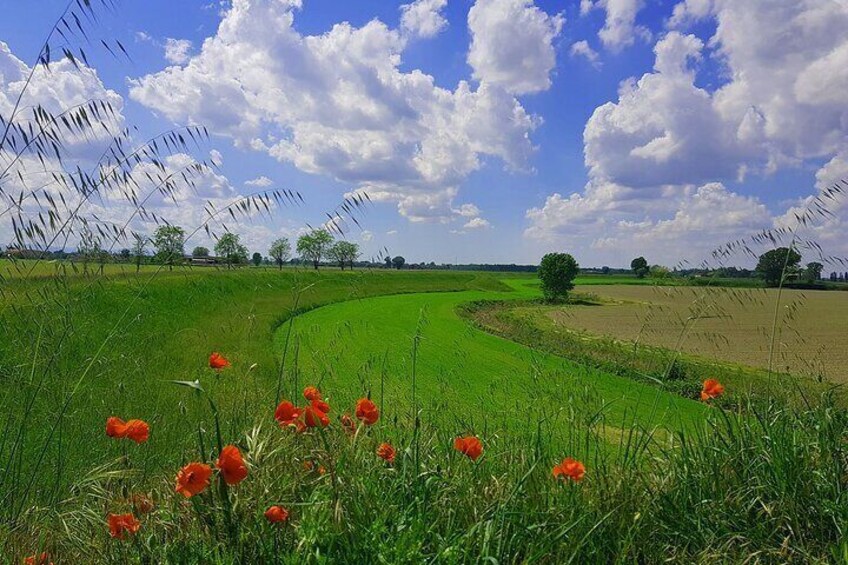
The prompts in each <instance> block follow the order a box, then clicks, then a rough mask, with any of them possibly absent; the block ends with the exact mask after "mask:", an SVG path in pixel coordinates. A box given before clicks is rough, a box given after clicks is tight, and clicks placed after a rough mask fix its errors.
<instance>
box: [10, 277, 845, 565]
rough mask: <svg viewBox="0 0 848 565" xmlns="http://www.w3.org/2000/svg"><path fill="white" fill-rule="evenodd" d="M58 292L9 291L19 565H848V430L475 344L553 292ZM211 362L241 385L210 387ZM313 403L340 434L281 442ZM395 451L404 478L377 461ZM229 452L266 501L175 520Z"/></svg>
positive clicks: (419, 288)
mask: <svg viewBox="0 0 848 565" xmlns="http://www.w3.org/2000/svg"><path fill="white" fill-rule="evenodd" d="M50 268H52V269H53V271H54V272H55V271H56V266H55V265H54V266H52V267H51V266H43V265H41V266H39V267H38V269H44V270H42V271H39V273H38V275H39V276H38V277H36V278H22V277H21V276H20V275H15V276H13V275H11V274H9V272H8V271H7V273H6V275H5V277H4V279H3V282H2V283H1V284H2V293H0V328H2V329H0V332H2V335H0V338H2V339H0V406H2V408H3V412H2V414H3V418H2V421H0V425H2V426H3V430H2V439H0V466H1V467H2V469H3V473H2V478H0V499H2V505H0V554H2V555H3V557H4V559H5V560H6V561H7V562H10V563H18V562H20V561H21V559H23V557H25V556H27V555H31V554H34V553H37V552H40V551H48V552H49V553H50V555H51V558H52V559H53V560H54V561H55V562H56V563H80V562H114V563H136V562H137V563H266V562H285V563H300V562H316V563H323V562H351V561H360V562H386V563H404V562H411V563H419V562H421V561H427V562H447V563H466V562H468V563H472V562H474V563H476V562H480V561H493V560H494V561H497V562H533V563H536V562H539V563H567V562H572V563H608V562H632V561H640V562H658V561H661V560H672V561H678V560H689V561H696V562H697V561H705V562H706V561H711V562H716V561H719V562H722V561H723V562H738V561H739V560H744V559H750V558H751V556H756V557H755V560H761V561H767V562H785V561H807V562H831V561H837V560H839V559H841V558H843V557H845V556H846V555H848V544H846V543H845V537H844V530H843V527H844V524H845V523H848V503H847V502H846V495H845V483H844V476H845V474H844V473H845V469H846V468H848V455H846V445H845V441H844V439H845V437H848V435H846V430H848V422H846V416H845V412H844V410H843V409H842V408H841V407H839V406H838V405H835V404H833V402H831V401H830V399H829V398H828V397H823V398H821V399H819V400H818V401H816V402H813V403H811V404H810V405H809V407H807V408H804V409H803V410H798V409H794V408H792V409H790V408H789V407H787V406H784V405H779V404H771V405H763V404H762V403H758V404H756V405H753V404H748V403H747V401H746V398H747V397H746V395H745V394H744V393H743V392H742V391H740V390H734V389H733V388H731V387H729V388H728V391H727V394H726V398H724V399H719V400H718V401H716V402H714V403H713V404H715V406H708V405H706V404H705V403H701V402H697V401H695V400H691V399H689V398H685V395H681V394H680V393H679V391H676V390H669V389H668V387H666V386H663V384H662V383H660V382H651V381H650V380H639V379H634V378H629V376H628V375H627V374H622V373H620V372H617V371H612V370H606V369H605V368H603V367H598V366H595V365H593V364H591V363H585V362H583V360H581V359H572V358H564V357H563V356H560V355H554V354H552V353H551V352H545V351H542V350H541V349H539V348H533V347H527V346H525V345H520V344H519V343H516V342H514V341H511V340H507V339H503V338H500V337H496V336H494V335H490V334H489V333H487V332H484V331H481V330H480V329H477V328H475V327H474V326H473V325H472V324H470V323H469V322H468V321H467V320H465V319H464V314H462V312H463V308H464V305H466V304H468V303H472V302H479V301H501V300H525V301H526V300H531V299H534V298H536V297H537V296H538V293H537V292H538V291H537V289H536V286H535V284H534V280H533V278H532V277H529V276H526V275H518V276H506V275H497V274H488V273H454V272H443V271H442V272H439V271H434V272H390V271H375V272H363V271H357V272H352V273H351V272H344V273H342V272H339V271H335V270H327V271H322V272H320V273H315V272H312V271H308V270H307V271H296V270H284V271H283V272H278V271H276V270H274V269H243V270H238V271H234V272H224V271H215V270H211V269H194V270H182V269H177V270H174V271H173V272H169V271H159V270H157V269H155V268H145V269H143V270H142V272H141V273H140V274H138V275H136V274H135V272H134V269H132V268H131V269H120V268H118V266H111V267H107V270H106V274H105V276H99V275H92V274H88V275H83V274H82V273H79V272H67V271H66V272H64V273H61V271H60V274H59V275H55V274H52V273H51V272H50V270H49V269H50ZM600 280H606V281H607V282H608V281H609V279H608V278H607V279H603V278H600ZM623 280H624V279H623ZM634 280H635V279H632V278H627V279H626V281H625V282H628V283H629V282H632V281H634ZM580 282H582V283H583V284H585V285H587V288H589V286H588V285H592V284H598V283H599V282H600V281H599V278H591V279H584V280H582V281H580ZM592 288H594V287H592ZM634 289H636V287H634ZM646 290H648V289H646ZM599 309H600V308H599ZM292 314H297V315H296V316H294V317H292ZM461 314H462V315H461ZM212 351H220V352H221V353H223V354H224V355H225V356H226V357H227V358H228V359H229V360H230V362H231V363H232V366H230V367H228V368H226V369H224V370H222V371H220V372H218V371H214V370H212V369H210V368H209V367H208V366H207V358H208V356H209V354H210V352H212ZM173 381H186V382H194V381H196V384H195V385H193V386H180V385H178V384H174V382H173ZM308 384H311V385H317V386H319V387H320V388H321V390H322V391H323V392H324V395H325V398H326V400H327V401H328V402H329V404H330V405H331V406H332V410H331V412H330V417H331V424H330V425H329V427H327V428H326V429H323V428H319V429H316V430H312V431H309V432H307V433H304V434H296V433H292V432H291V431H290V430H287V429H280V428H279V427H278V426H277V424H276V423H275V422H274V421H273V412H274V407H275V405H276V403H277V400H278V391H279V396H281V397H282V398H288V399H291V400H293V401H295V402H296V403H298V404H303V403H304V402H305V400H304V399H303V397H302V396H301V390H302V389H303V388H304V387H305V386H306V385H308ZM198 387H199V388H202V389H203V391H202V392H201V391H200V390H198ZM365 396H370V397H371V398H372V399H373V400H374V402H375V403H376V404H377V405H378V407H379V409H380V412H381V417H380V419H379V421H378V422H377V423H376V424H375V425H374V426H372V427H361V428H360V429H359V431H358V432H357V433H356V434H355V435H354V436H352V437H351V436H349V435H347V434H346V433H345V432H344V431H343V430H342V426H341V425H340V423H339V417H340V416H341V415H342V413H344V412H349V413H351V415H353V407H354V405H355V403H356V400H357V399H358V398H361V397H365ZM210 400H211V401H213V402H214V407H215V409H216V411H217V417H216V415H215V412H213V411H212V410H211V405H210V403H209V401H210ZM721 406H732V407H733V410H722V409H721ZM110 416H120V417H122V418H125V419H127V418H141V419H143V420H145V421H146V422H148V423H149V424H150V428H151V433H150V439H149V440H148V441H146V442H145V443H142V444H140V445H136V444H134V443H132V442H126V441H124V442H121V441H118V440H115V439H112V438H109V437H107V436H106V434H105V433H104V426H105V422H106V419H107V418H108V417H110ZM460 435H476V436H478V437H479V438H480V439H481V440H482V441H483V446H484V453H483V456H482V457H481V458H480V459H479V460H477V461H471V460H470V459H468V458H466V457H464V456H462V455H460V454H459V453H457V452H456V451H455V450H454V449H453V447H452V443H453V439H454V438H455V437H457V436H460ZM385 441H388V442H391V443H392V444H393V445H394V446H395V447H396V448H397V452H398V454H397V459H396V460H395V462H394V464H391V465H389V464H386V462H384V461H382V460H380V459H379V458H377V457H376V455H375V450H376V448H377V446H378V445H379V444H380V443H381V442H385ZM220 444H235V445H237V446H239V448H240V449H241V450H242V452H243V453H244V454H245V458H246V461H247V465H248V468H249V475H248V478H247V479H246V480H244V482H243V483H241V484H239V485H237V486H231V487H227V486H226V485H225V484H224V483H223V482H221V483H219V484H216V485H214V486H213V487H212V488H210V489H208V490H207V491H206V492H204V493H203V494H202V495H197V496H195V497H192V498H191V499H188V500H186V499H184V498H182V497H181V496H179V495H177V494H176V493H175V492H174V477H175V475H176V472H177V470H178V469H179V468H180V467H181V466H183V465H184V464H186V463H189V462H191V461H209V462H214V461H215V459H216V457H217V456H218V453H219V451H220V447H221V445H220ZM564 457H574V458H577V459H580V460H581V461H583V463H584V464H585V466H586V469H587V471H586V478H585V479H584V480H583V481H581V482H579V483H577V482H568V481H566V482H563V481H557V480H554V478H553V477H552V476H551V469H552V467H553V465H554V464H556V463H558V462H559V461H560V460H562V459H563V458H564ZM140 495H141V496H144V497H146V498H148V499H150V500H152V502H153V510H152V512H146V511H141V510H139V507H138V505H137V504H135V503H133V500H135V499H136V498H135V497H138V496H140ZM271 504H279V505H283V506H285V507H286V508H288V509H289V511H290V513H291V517H290V520H289V522H288V523H286V524H285V525H284V526H276V527H275V526H271V525H269V524H267V523H266V521H265V519H264V517H263V515H262V514H263V512H264V511H265V509H266V508H268V506H270V505H271ZM122 512H133V513H134V514H136V515H137V516H138V517H139V518H140V519H141V521H142V525H141V530H140V531H139V533H138V534H137V535H135V536H132V537H131V539H128V540H125V541H120V540H115V539H111V538H110V537H109V535H108V528H107V527H106V518H105V517H106V515H107V514H108V513H122Z"/></svg>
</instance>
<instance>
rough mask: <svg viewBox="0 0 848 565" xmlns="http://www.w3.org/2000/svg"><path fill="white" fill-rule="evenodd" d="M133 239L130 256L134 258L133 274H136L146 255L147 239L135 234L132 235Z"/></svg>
mask: <svg viewBox="0 0 848 565" xmlns="http://www.w3.org/2000/svg"><path fill="white" fill-rule="evenodd" d="M133 237H134V238H135V243H133V247H132V254H133V257H134V258H135V272H136V273H138V272H139V271H140V270H141V263H142V261H144V256H145V255H146V254H147V251H146V249H145V248H146V247H147V238H146V237H144V236H143V235H139V234H137V233H134V234H133Z"/></svg>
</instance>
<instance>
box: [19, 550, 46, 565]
mask: <svg viewBox="0 0 848 565" xmlns="http://www.w3.org/2000/svg"><path fill="white" fill-rule="evenodd" d="M24 565H53V562H52V561H50V555H49V554H48V553H47V552H46V551H44V552H42V553H41V555H30V556H29V557H24Z"/></svg>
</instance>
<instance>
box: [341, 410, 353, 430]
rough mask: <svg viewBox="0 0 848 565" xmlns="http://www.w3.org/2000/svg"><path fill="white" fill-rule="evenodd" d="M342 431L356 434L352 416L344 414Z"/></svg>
mask: <svg viewBox="0 0 848 565" xmlns="http://www.w3.org/2000/svg"><path fill="white" fill-rule="evenodd" d="M342 429H344V431H346V432H347V433H349V434H352V433H355V432H356V424H354V423H353V418H351V417H350V414H344V415H343V416H342Z"/></svg>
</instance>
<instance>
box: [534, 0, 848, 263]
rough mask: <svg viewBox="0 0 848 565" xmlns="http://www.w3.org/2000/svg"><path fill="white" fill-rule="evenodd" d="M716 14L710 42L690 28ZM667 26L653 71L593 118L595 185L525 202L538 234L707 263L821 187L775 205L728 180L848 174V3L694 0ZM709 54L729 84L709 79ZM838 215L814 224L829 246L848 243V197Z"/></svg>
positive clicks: (590, 151)
mask: <svg viewBox="0 0 848 565" xmlns="http://www.w3.org/2000/svg"><path fill="white" fill-rule="evenodd" d="M600 4H601V3H600V2H599V3H596V4H595V5H597V6H600ZM586 5H588V3H587V4H584V6H586ZM605 5H606V7H607V8H608V9H609V8H610V5H609V3H605ZM608 15H609V13H608ZM706 19H710V20H711V21H713V22H714V23H715V33H714V35H713V36H712V37H711V38H709V40H708V41H707V42H706V43H705V41H704V40H702V39H701V38H699V37H697V36H696V35H694V34H687V33H686V31H685V28H686V27H687V26H689V25H692V24H694V23H703V22H704V20H706ZM668 26H669V27H670V28H671V31H669V32H668V33H667V34H666V35H665V36H663V37H662V38H660V40H659V41H658V42H657V43H656V45H655V47H654V53H655V62H654V68H653V70H652V72H649V73H646V74H644V75H642V76H641V77H639V78H632V79H627V80H625V81H623V82H622V83H621V85H620V88H619V92H618V96H617V98H616V100H614V101H611V102H608V103H606V104H603V105H601V106H599V107H598V108H596V110H595V111H594V112H593V114H592V116H591V118H590V119H589V120H588V122H587V124H586V127H585V129H584V158H585V163H586V166H587V168H588V173H589V181H588V183H587V184H586V186H585V187H584V189H583V190H582V191H579V192H574V193H572V194H567V195H565V194H563V193H555V194H552V195H550V196H549V197H548V198H547V199H546V200H545V202H544V203H543V204H541V205H539V206H537V207H533V208H531V209H529V210H528V211H527V221H528V225H527V229H526V230H525V235H526V236H527V237H528V238H530V239H531V240H537V241H539V242H556V243H557V245H562V246H572V245H575V246H576V245H584V246H588V247H589V248H591V249H593V250H594V251H595V252H596V253H597V254H599V255H600V256H605V257H619V258H624V257H620V255H623V254H625V253H629V250H631V249H633V248H634V247H639V246H642V247H643V248H650V249H655V250H657V253H660V254H662V256H663V257H664V258H665V260H676V259H675V257H677V258H679V257H683V256H688V257H689V258H692V259H697V260H700V259H703V258H704V257H705V255H704V254H706V253H708V252H709V250H710V249H712V247H713V246H715V245H718V244H721V243H724V242H726V241H729V240H731V239H735V238H739V237H744V236H750V235H752V234H753V233H754V232H756V231H758V230H762V229H767V228H770V227H773V226H781V227H787V226H793V225H795V224H797V220H796V216H797V215H798V214H800V213H802V212H803V210H804V209H805V208H806V207H807V206H808V205H810V203H811V202H812V201H813V198H814V197H815V196H816V195H815V194H812V195H810V196H808V197H805V198H801V199H799V200H798V201H797V202H795V203H793V204H792V205H791V206H790V207H789V209H788V210H786V211H785V212H783V213H777V215H774V214H772V213H770V212H769V210H767V209H766V208H765V206H764V205H763V203H762V201H760V200H759V199H757V198H754V197H752V196H750V195H745V194H743V193H742V192H741V191H742V190H743V189H738V191H731V190H729V189H728V188H726V186H725V184H726V183H728V182H737V181H743V180H744V179H746V178H747V177H750V176H752V175H757V176H768V175H772V174H774V173H776V172H778V171H781V170H784V169H791V168H797V167H801V166H804V167H811V166H818V167H819V169H818V172H817V173H816V189H817V190H818V191H821V190H823V189H824V188H823V187H825V186H827V185H828V183H830V182H833V181H834V180H835V179H837V178H840V176H841V175H845V174H846V173H848V157H847V156H848V142H847V141H846V140H848V88H846V85H848V64H846V63H848V36H846V35H845V34H844V29H845V28H846V26H848V8H846V6H844V5H840V4H839V3H837V2H818V1H814V0H802V1H795V0H749V1H745V2H736V1H732V0H685V1H684V2H680V3H678V4H677V5H676V6H675V8H674V12H673V14H672V17H671V18H670V19H669V21H668ZM701 28H702V29H703V26H701ZM707 57H709V58H710V59H712V60H711V61H709V63H711V64H713V65H715V66H717V68H718V74H717V76H718V81H717V84H715V85H710V86H702V85H703V84H704V83H706V84H709V82H708V81H703V80H699V76H698V72H699V69H700V67H701V65H702V64H704V60H705V59H706V58H707ZM822 161H824V163H825V164H824V165H823V166H822V165H821V163H822ZM743 186H744V185H743ZM696 187H697V188H696ZM831 211H832V212H834V217H833V218H829V219H827V220H826V221H825V220H822V221H821V222H820V225H819V226H818V227H815V228H812V229H810V230H808V231H809V232H810V233H811V234H812V235H814V236H815V237H816V238H818V239H819V240H820V242H827V245H829V246H830V249H831V252H843V253H844V252H848V244H846V243H845V241H844V232H845V227H846V217H848V206H846V205H845V204H844V202H843V203H840V204H831ZM599 233H603V234H604V236H603V237H600V238H599V237H597V234H599Z"/></svg>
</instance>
